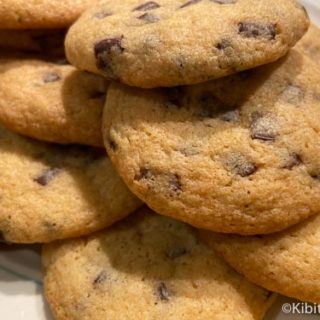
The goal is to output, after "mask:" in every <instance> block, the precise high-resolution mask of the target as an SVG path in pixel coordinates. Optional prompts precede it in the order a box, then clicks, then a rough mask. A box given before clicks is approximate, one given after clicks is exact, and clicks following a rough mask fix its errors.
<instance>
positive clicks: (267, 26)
mask: <svg viewBox="0 0 320 320" xmlns="http://www.w3.org/2000/svg"><path fill="white" fill-rule="evenodd" d="M276 29H277V28H276V25H275V24H271V23H257V22H240V23H239V24H238V30H239V34H240V35H241V36H243V37H245V38H263V39H267V40H274V39H275V37H276V34H277V30H276Z"/></svg>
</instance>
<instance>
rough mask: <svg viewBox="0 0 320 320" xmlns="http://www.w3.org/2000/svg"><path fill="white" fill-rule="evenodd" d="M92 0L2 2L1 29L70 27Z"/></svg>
mask: <svg viewBox="0 0 320 320" xmlns="http://www.w3.org/2000/svg"><path fill="white" fill-rule="evenodd" d="M92 3H93V1H92V0H76V1H75V0H63V1H61V0H41V1H25V0H0V29H57V28H65V27H69V26H70V25H71V24H72V23H73V22H74V21H75V20H76V19H77V18H78V17H79V16H80V14H81V13H82V12H83V11H84V10H86V9H87V8H89V7H90V6H91V5H92Z"/></svg>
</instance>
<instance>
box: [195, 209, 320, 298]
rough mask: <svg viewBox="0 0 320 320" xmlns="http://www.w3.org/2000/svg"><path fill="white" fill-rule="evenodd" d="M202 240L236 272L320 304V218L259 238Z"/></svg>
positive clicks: (210, 235)
mask: <svg viewBox="0 0 320 320" xmlns="http://www.w3.org/2000/svg"><path fill="white" fill-rule="evenodd" d="M201 236H202V237H203V239H204V240H206V242H207V243H208V244H209V245H210V246H212V247H213V248H215V250H217V251H218V252H219V253H220V254H221V255H222V256H223V257H224V258H225V259H226V261H228V263H230V264H231V265H232V266H233V267H234V268H235V269H236V270H238V271H239V272H240V273H242V274H243V275H245V276H246V277H247V278H248V279H249V280H250V281H252V282H254V283H256V284H258V285H260V286H263V287H265V288H267V289H269V290H272V291H275V292H279V293H281V294H283V295H286V296H290V297H293V298H296V299H299V300H302V301H309V302H313V303H320V293H319V292H320V283H319V278H320V216H319V215H317V216H316V217H312V218H309V219H308V220H307V221H305V222H303V223H301V224H299V225H297V226H294V227H292V228H290V229H287V230H285V231H283V232H280V233H277V234H272V235H265V236H259V237H253V236H251V237H241V236H234V235H222V234H216V233H212V232H210V231H201Z"/></svg>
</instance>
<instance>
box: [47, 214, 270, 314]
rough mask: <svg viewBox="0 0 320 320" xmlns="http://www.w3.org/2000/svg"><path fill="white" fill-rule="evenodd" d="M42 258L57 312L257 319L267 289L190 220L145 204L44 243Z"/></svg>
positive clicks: (266, 300) (267, 300) (49, 294)
mask: <svg viewBox="0 0 320 320" xmlns="http://www.w3.org/2000/svg"><path fill="white" fill-rule="evenodd" d="M43 265H44V287H45V294H46V296H47V299H48V301H49V305H50V307H51V309H52V311H53V314H54V316H55V319H57V320H62V319H68V320H75V319H80V318H81V319H95V320H100V319H110V320H111V319H127V320H131V319H132V320H133V319H153V320H160V319H168V320H173V319H174V320H175V319H179V320H189V319H190V320H191V319H192V320H193V319H197V320H208V319H237V320H258V319H263V316H264V314H265V312H266V310H267V309H268V307H269V306H270V305H271V303H272V301H273V297H274V295H273V294H272V293H271V292H269V291H266V290H264V289H261V288H260V287H257V286H255V285H253V284H251V283H249V282H248V281H246V280H245V279H244V278H242V277H241V276H240V275H239V274H237V273H236V272H235V271H233V270H232V269H231V268H230V267H228V266H227V265H226V263H225V262H223V261H222V260H221V259H220V258H219V257H218V256H217V255H216V254H215V253H213V252H212V251H211V250H210V248H208V247H207V246H206V245H204V244H203V243H201V242H200V241H199V240H198V239H197V238H196V237H195V235H194V230H192V228H191V227H189V226H187V225H185V224H184V223H182V222H178V221H175V220H172V219H169V218H165V217H161V216H159V215H156V214H153V213H152V212H150V210H149V209H146V208H144V209H142V210H140V211H139V212H138V213H136V214H134V215H133V216H132V217H129V218H128V219H126V220H124V221H123V222H121V223H119V224H117V225H115V226H114V227H111V228H110V229H108V230H105V231H103V232H101V233H98V234H95V235H92V236H90V237H87V238H83V239H76V240H70V241H62V242H59V243H55V244H49V245H46V246H45V247H44V250H43ZM79 314H81V317H80V316H79Z"/></svg>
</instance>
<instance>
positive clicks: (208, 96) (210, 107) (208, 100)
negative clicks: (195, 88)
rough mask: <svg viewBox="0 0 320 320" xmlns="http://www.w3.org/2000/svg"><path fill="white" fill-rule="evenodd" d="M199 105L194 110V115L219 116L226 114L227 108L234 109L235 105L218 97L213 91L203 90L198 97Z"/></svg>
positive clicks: (204, 116)
mask: <svg viewBox="0 0 320 320" xmlns="http://www.w3.org/2000/svg"><path fill="white" fill-rule="evenodd" d="M198 101H199V103H198V105H197V106H196V107H195V108H194V110H192V113H193V115H195V116H198V117H203V118H217V117H220V116H222V115H223V114H225V112H226V109H227V110H229V109H232V108H233V107H234V106H231V105H229V104H228V103H226V102H225V101H222V100H221V99H220V98H218V97H216V96H215V95H214V94H213V93H211V92H203V93H202V94H201V96H200V97H199V98H198Z"/></svg>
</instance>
